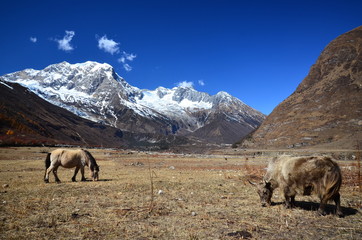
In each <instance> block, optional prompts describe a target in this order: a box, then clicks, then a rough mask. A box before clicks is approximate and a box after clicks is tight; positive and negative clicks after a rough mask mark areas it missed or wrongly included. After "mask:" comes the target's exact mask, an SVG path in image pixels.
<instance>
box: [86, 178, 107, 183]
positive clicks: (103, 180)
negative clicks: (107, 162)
mask: <svg viewBox="0 0 362 240" xmlns="http://www.w3.org/2000/svg"><path fill="white" fill-rule="evenodd" d="M112 181H113V180H112V179H98V181H97V182H112ZM84 182H94V181H93V180H92V179H88V178H87V179H86V180H85V181H84Z"/></svg>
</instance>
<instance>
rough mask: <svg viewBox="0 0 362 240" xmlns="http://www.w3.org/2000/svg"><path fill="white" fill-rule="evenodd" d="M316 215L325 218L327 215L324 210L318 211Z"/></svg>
mask: <svg viewBox="0 0 362 240" xmlns="http://www.w3.org/2000/svg"><path fill="white" fill-rule="evenodd" d="M318 215H319V216H325V215H327V213H326V211H324V210H320V209H319V210H318Z"/></svg>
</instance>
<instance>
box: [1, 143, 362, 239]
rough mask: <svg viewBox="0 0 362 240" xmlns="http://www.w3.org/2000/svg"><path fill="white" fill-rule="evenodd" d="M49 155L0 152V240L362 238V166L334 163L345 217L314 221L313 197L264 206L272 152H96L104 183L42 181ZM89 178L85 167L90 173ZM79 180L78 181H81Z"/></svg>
mask: <svg viewBox="0 0 362 240" xmlns="http://www.w3.org/2000/svg"><path fill="white" fill-rule="evenodd" d="M50 150H51V149H50V148H0V239H193V240H195V239H362V213H361V212H362V192H361V191H360V189H359V186H358V178H357V176H358V171H360V169H358V167H357V165H356V161H353V160H343V161H338V162H339V164H340V166H341V169H342V171H343V177H344V183H343V185H342V189H341V196H342V206H343V211H344V213H345V215H346V216H345V217H344V218H338V217H337V216H335V215H334V214H333V213H334V204H332V203H331V205H329V207H328V210H329V213H330V214H329V215H327V216H324V217H321V216H318V215H317V212H316V209H317V208H318V204H317V203H318V198H317V197H315V196H314V197H303V196H297V198H296V200H297V204H298V206H299V207H298V208H295V209H285V208H284V206H283V204H282V197H281V194H280V192H279V191H276V193H275V194H274V196H273V199H272V200H273V202H274V204H273V206H271V207H267V208H262V207H261V205H260V203H259V197H258V196H257V194H256V191H255V189H254V188H253V186H251V185H250V184H249V183H248V182H247V180H249V179H251V180H253V181H258V180H260V179H261V177H262V176H263V174H264V171H265V170H264V168H265V166H266V164H267V161H268V160H269V157H267V155H262V154H261V155H256V156H254V155H246V154H245V153H242V152H240V153H237V154H236V153H235V154H233V155H220V154H219V155H215V154H214V155H183V154H179V155H175V154H167V153H145V152H130V151H121V150H113V149H102V150H101V149H90V151H91V153H92V154H93V155H94V156H95V158H96V160H97V162H98V164H99V165H100V170H101V172H100V181H98V182H91V181H87V182H76V183H73V182H71V180H70V179H71V177H72V174H73V169H71V170H70V169H64V168H60V169H59V170H58V175H59V177H60V179H61V180H62V183H61V184H56V183H55V182H54V176H53V175H51V177H50V183H49V184H45V183H44V182H43V176H44V171H45V167H44V159H45V156H46V154H45V153H46V152H48V151H50ZM86 174H87V177H88V179H89V178H90V177H89V170H88V169H87V170H86ZM77 179H80V174H79V175H78V176H77Z"/></svg>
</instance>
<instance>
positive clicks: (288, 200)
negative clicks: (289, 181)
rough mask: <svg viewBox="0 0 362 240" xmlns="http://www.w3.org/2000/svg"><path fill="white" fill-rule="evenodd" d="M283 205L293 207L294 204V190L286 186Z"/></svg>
mask: <svg viewBox="0 0 362 240" xmlns="http://www.w3.org/2000/svg"><path fill="white" fill-rule="evenodd" d="M284 198H285V207H286V208H293V207H294V204H295V192H294V191H292V190H291V189H290V188H289V187H288V186H286V187H284Z"/></svg>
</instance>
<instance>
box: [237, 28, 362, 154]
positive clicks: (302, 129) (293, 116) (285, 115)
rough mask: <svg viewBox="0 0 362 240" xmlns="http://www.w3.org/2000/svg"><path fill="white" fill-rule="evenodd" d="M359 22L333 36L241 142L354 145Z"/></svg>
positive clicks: (360, 97)
mask: <svg viewBox="0 0 362 240" xmlns="http://www.w3.org/2000/svg"><path fill="white" fill-rule="evenodd" d="M361 88H362V26H360V27H358V28H356V29H354V30H352V31H350V32H347V33H345V34H343V35H341V36H339V37H338V38H336V39H335V40H333V41H332V42H331V43H330V44H329V45H328V46H327V47H326V48H325V49H324V50H323V52H322V54H321V55H320V57H319V58H318V60H317V62H316V63H315V64H314V65H313V66H312V67H311V69H310V72H309V74H308V76H307V77H306V78H305V79H304V80H303V81H302V83H301V84H300V85H299V86H298V88H297V89H296V91H295V92H294V93H293V94H292V95H291V96H289V97H288V98H287V99H286V100H284V101H283V102H282V103H281V104H279V105H278V106H277V107H276V108H275V109H274V110H273V112H272V113H271V114H270V115H269V116H268V117H267V118H266V120H265V121H264V122H263V124H262V125H261V126H260V127H259V129H258V130H257V131H255V132H254V133H253V134H252V135H251V136H249V138H247V139H245V140H244V141H243V145H244V146H249V147H263V148H266V147H267V148H295V147H303V146H309V147H310V146H316V147H317V146H318V147H327V148H347V149H355V148H356V145H357V142H358V141H361V140H362V92H361Z"/></svg>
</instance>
